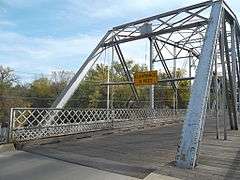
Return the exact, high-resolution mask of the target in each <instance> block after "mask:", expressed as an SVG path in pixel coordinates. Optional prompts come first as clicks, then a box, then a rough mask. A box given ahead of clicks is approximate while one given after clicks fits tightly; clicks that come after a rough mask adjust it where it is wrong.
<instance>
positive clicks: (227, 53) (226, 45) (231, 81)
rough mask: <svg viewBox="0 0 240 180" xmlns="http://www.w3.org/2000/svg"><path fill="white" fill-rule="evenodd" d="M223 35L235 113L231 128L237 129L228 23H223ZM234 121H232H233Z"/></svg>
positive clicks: (232, 107)
mask: <svg viewBox="0 0 240 180" xmlns="http://www.w3.org/2000/svg"><path fill="white" fill-rule="evenodd" d="M222 29H223V36H224V46H225V56H226V62H227V71H228V80H229V90H230V97H231V98H230V102H231V103H230V106H231V109H232V113H233V124H232V125H233V126H231V129H232V128H233V129H234V130H237V129H238V127H237V111H236V103H235V96H234V83H233V81H234V80H233V74H232V69H231V64H230V55H229V47H228V39H227V33H226V23H225V22H224V23H223V27H222ZM231 123H232V122H231Z"/></svg>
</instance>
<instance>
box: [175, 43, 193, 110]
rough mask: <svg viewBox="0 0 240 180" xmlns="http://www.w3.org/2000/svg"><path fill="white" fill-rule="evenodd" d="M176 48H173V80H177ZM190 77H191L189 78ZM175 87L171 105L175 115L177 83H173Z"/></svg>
mask: <svg viewBox="0 0 240 180" xmlns="http://www.w3.org/2000/svg"><path fill="white" fill-rule="evenodd" d="M176 59H177V47H176V46H173V78H177V72H176V66H177V62H176ZM189 77H191V76H189ZM174 84H175V87H176V91H174V92H173V93H174V94H173V99H174V103H173V105H174V106H173V108H174V109H175V113H177V111H176V110H177V107H178V91H177V82H174Z"/></svg>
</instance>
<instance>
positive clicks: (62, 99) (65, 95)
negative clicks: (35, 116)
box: [51, 31, 111, 108]
mask: <svg viewBox="0 0 240 180" xmlns="http://www.w3.org/2000/svg"><path fill="white" fill-rule="evenodd" d="M110 34H111V31H108V32H107V33H106V35H105V36H104V37H103V38H102V40H101V41H100V42H99V44H98V45H97V46H96V48H95V49H94V50H93V51H92V53H91V54H90V55H89V56H88V58H87V59H86V61H85V62H84V63H83V65H82V66H81V67H80V69H79V70H78V71H77V73H76V74H75V75H74V76H73V78H72V79H71V81H70V82H69V84H68V85H67V86H66V87H65V88H64V90H63V91H62V93H61V94H60V95H59V96H58V97H57V99H56V100H55V101H54V102H53V104H52V106H51V107H52V108H63V107H64V106H65V105H66V103H67V102H68V100H69V99H70V98H71V97H72V95H73V94H74V92H75V91H76V90H77V88H78V86H79V84H80V82H81V81H82V80H83V78H84V76H85V75H86V74H87V72H88V70H89V69H90V68H91V67H92V65H93V64H94V63H95V61H94V60H93V57H94V56H95V55H96V53H97V52H98V51H99V49H100V48H101V46H102V44H103V43H104V41H105V40H106V39H107V37H108V36H109V35H110Z"/></svg>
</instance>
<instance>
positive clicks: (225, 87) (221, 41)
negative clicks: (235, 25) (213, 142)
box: [219, 11, 233, 129]
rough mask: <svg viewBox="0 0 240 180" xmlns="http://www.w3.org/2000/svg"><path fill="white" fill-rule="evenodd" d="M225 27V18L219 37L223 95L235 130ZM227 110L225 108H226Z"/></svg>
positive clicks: (231, 126) (231, 125) (230, 123)
mask: <svg viewBox="0 0 240 180" xmlns="http://www.w3.org/2000/svg"><path fill="white" fill-rule="evenodd" d="M224 14H225V11H223V15H222V16H223V17H224ZM224 26H225V18H223V19H222V29H221V33H220V35H219V49H220V58H221V64H222V74H223V79H222V80H223V90H224V91H223V93H224V94H225V96H226V98H225V99H224V100H225V103H227V109H228V115H229V125H230V128H231V129H233V117H232V106H231V102H230V98H231V97H230V94H229V90H228V89H229V88H228V83H227V72H226V66H225V46H224V44H225V38H224V35H223V33H224V31H225V30H224ZM224 106H225V104H224ZM224 109H225V107H224Z"/></svg>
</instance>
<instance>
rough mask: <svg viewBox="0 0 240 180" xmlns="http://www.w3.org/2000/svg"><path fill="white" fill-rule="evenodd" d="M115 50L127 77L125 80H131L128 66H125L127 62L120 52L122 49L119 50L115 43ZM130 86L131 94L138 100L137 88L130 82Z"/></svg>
mask: <svg viewBox="0 0 240 180" xmlns="http://www.w3.org/2000/svg"><path fill="white" fill-rule="evenodd" d="M115 50H116V52H117V55H118V58H119V60H120V62H121V64H122V67H123V70H124V73H125V75H126V77H127V80H128V81H130V82H132V77H131V75H130V72H129V70H128V67H127V63H126V61H125V59H124V56H123V54H122V51H121V49H120V47H119V45H115ZM130 87H131V90H132V92H133V95H134V97H135V99H136V100H137V101H138V100H139V96H138V93H137V89H136V87H135V85H134V84H130Z"/></svg>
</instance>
